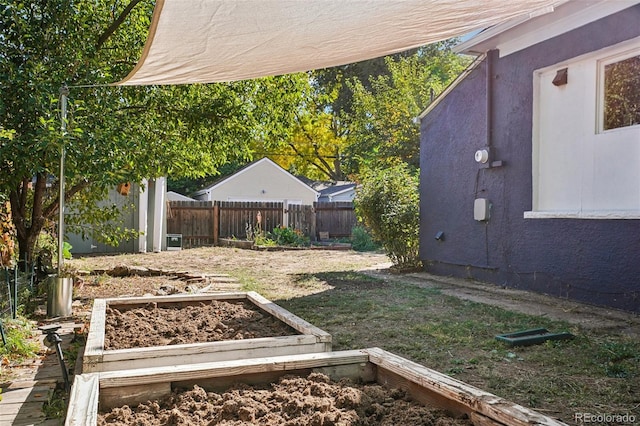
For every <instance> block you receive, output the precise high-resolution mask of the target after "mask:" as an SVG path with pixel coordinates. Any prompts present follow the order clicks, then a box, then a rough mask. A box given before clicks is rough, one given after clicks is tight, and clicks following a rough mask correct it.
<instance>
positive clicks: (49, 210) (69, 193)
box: [42, 180, 89, 218]
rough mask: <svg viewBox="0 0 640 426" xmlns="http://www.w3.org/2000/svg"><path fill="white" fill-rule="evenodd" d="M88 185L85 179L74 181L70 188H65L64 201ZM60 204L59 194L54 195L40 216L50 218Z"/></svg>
mask: <svg viewBox="0 0 640 426" xmlns="http://www.w3.org/2000/svg"><path fill="white" fill-rule="evenodd" d="M88 186H89V181H87V180H82V181H80V182H78V183H76V184H75V185H73V186H72V187H71V188H69V189H67V190H66V191H65V193H64V200H65V202H67V201H69V200H70V199H71V197H73V196H74V195H75V194H77V193H78V192H80V191H82V190H83V189H84V188H86V187H88ZM59 205H60V196H58V197H56V198H55V199H54V200H53V201H52V202H51V204H49V205H48V206H47V207H45V208H44V209H43V211H42V216H43V217H45V218H50V217H51V216H53V215H54V214H55V213H56V211H57V210H58V206H59Z"/></svg>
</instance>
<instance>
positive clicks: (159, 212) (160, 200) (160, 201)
mask: <svg viewBox="0 0 640 426" xmlns="http://www.w3.org/2000/svg"><path fill="white" fill-rule="evenodd" d="M166 194H167V186H166V179H165V178H164V177H159V178H156V179H155V185H154V194H153V251H154V252H156V253H158V252H160V251H161V250H162V237H163V232H162V231H163V229H164V208H165V198H166Z"/></svg>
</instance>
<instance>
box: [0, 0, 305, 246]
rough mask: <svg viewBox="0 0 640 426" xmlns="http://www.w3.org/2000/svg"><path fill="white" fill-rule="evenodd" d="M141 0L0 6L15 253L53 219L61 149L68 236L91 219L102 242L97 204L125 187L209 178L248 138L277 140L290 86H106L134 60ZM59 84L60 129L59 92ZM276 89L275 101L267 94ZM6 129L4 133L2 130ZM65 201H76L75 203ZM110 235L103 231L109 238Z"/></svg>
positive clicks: (2, 143)
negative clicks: (65, 93) (65, 89)
mask: <svg viewBox="0 0 640 426" xmlns="http://www.w3.org/2000/svg"><path fill="white" fill-rule="evenodd" d="M153 3H154V2H153V1H151V0H130V1H128V2H127V1H125V2H113V1H108V0H91V1H89V0H36V1H32V2H21V1H9V2H5V3H4V4H3V5H0V22H1V25H2V31H1V32H0V93H1V95H0V96H1V97H0V128H2V129H7V130H5V131H3V132H2V134H0V175H2V177H3V178H2V181H1V182H0V193H3V194H7V195H8V198H9V200H10V203H11V212H12V219H13V222H14V224H15V228H16V237H17V240H18V246H19V251H20V256H21V257H22V258H27V259H29V258H30V257H31V254H32V253H33V247H34V244H35V242H36V240H37V238H38V235H39V233H40V231H41V230H42V229H43V228H45V227H48V226H50V225H51V223H52V222H54V221H55V220H56V217H57V211H58V207H59V199H58V184H59V181H58V164H59V161H60V152H61V148H62V146H63V144H64V147H65V150H66V164H65V180H66V185H65V187H66V192H65V200H67V202H68V203H69V212H75V214H70V215H69V218H68V221H69V231H74V230H78V229H74V226H76V225H80V224H81V223H86V221H87V220H94V221H95V222H99V223H102V224H103V225H104V226H101V227H97V228H94V229H95V230H96V231H97V233H98V235H95V234H94V236H96V237H102V240H107V242H111V243H116V242H117V241H116V240H117V239H118V238H120V237H122V235H120V237H118V234H117V229H115V228H112V229H109V226H108V224H109V223H110V221H111V220H113V219H115V216H117V214H118V212H117V209H114V208H113V206H112V205H106V206H103V207H102V209H101V210H100V211H99V210H97V209H98V207H97V206H98V203H97V200H99V199H101V198H103V197H104V195H105V194H106V190H107V189H108V188H112V187H115V186H116V185H118V184H120V183H123V182H141V181H142V180H143V179H145V178H155V177H158V176H170V177H175V178H180V177H184V176H189V177H202V176H205V175H208V174H209V175H211V174H215V173H216V172H217V168H218V167H219V166H220V165H222V164H225V163H226V162H228V161H237V160H238V159H241V160H246V159H248V158H250V156H251V148H250V142H251V141H252V140H254V139H262V140H265V141H268V140H269V139H272V138H273V139H278V138H282V137H284V136H286V134H287V132H286V130H287V129H288V128H289V127H290V124H289V123H288V122H287V120H290V119H291V116H292V115H291V114H292V110H294V109H295V108H292V107H290V103H291V102H294V103H296V105H297V99H298V95H297V94H296V90H297V85H296V84H297V83H296V81H295V80H294V79H292V78H290V77H288V76H283V77H277V78H276V77H272V78H265V79H260V80H254V81H245V82H237V83H230V84H209V85H204V84H199V85H189V86H145V87H114V86H109V85H108V84H110V83H113V82H115V81H118V80H119V79H121V78H123V77H124V76H125V75H126V74H127V73H128V72H129V71H130V70H131V69H132V68H133V66H134V65H135V64H136V62H137V60H138V57H139V55H140V52H141V50H142V47H143V44H144V41H145V39H146V36H147V31H148V28H149V23H150V18H151V14H152V11H153ZM64 83H67V84H69V88H70V94H69V113H68V121H67V123H66V127H67V134H66V135H65V137H64V138H63V137H62V136H61V117H60V104H59V96H58V92H59V88H60V87H61V86H62V85H63V84H64ZM274 88H280V91H279V92H278V96H274V95H273V89H274ZM9 129H10V130H11V133H10V134H9V133H7V132H8V130H9ZM74 202H75V203H76V204H75V205H74ZM110 233H111V234H110Z"/></svg>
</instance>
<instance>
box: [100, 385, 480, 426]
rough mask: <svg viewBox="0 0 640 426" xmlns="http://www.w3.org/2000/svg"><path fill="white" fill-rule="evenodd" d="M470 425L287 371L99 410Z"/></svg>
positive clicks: (171, 419) (222, 419) (125, 421)
mask: <svg viewBox="0 0 640 426" xmlns="http://www.w3.org/2000/svg"><path fill="white" fill-rule="evenodd" d="M131 424H136V425H140V426H146V425H194V426H196V425H213V424H216V425H243V424H253V425H273V426H285V425H288V426H294V425H295V426H328V425H345V426H346V425H352V426H360V425H362V426H364V425H387V426H396V425H415V426H420V425H435V426H448V425H453V426H456V425H460V426H462V425H471V424H472V423H471V422H469V421H468V420H466V419H454V418H451V417H449V416H447V415H446V414H445V413H443V412H442V411H440V410H437V409H433V408H429V407H425V406H424V405H419V404H417V403H415V402H412V401H410V400H408V399H407V397H406V394H405V393H404V392H403V391H401V390H397V389H391V390H389V389H385V388H383V387H382V386H380V385H377V384H366V385H357V384H354V383H351V382H349V381H347V380H341V381H340V382H332V381H331V380H330V379H329V377H328V376H326V375H324V374H320V373H311V374H310V375H309V376H308V377H306V378H305V377H296V376H285V377H283V378H281V379H280V381H279V382H278V383H273V384H271V385H270V386H268V387H257V386H255V387H249V386H248V385H244V384H238V385H236V386H234V387H232V388H230V389H228V390H227V391H225V392H224V393H221V394H218V393H214V392H207V391H205V390H204V389H203V388H201V387H199V386H197V385H196V386H194V387H193V389H192V390H182V391H176V392H174V393H173V394H171V395H169V396H168V397H167V398H165V399H164V400H160V401H149V402H146V403H143V404H139V405H138V406H137V407H129V406H123V407H119V408H114V409H113V410H111V411H110V412H108V413H101V414H100V415H99V418H98V425H131Z"/></svg>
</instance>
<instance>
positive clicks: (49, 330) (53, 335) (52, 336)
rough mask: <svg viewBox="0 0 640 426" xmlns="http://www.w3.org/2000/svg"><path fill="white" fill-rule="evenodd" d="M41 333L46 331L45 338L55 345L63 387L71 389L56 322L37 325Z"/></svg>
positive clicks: (67, 389)
mask: <svg viewBox="0 0 640 426" xmlns="http://www.w3.org/2000/svg"><path fill="white" fill-rule="evenodd" d="M39 328H40V330H42V332H43V333H46V335H47V337H46V338H45V340H46V341H47V342H49V343H51V344H53V345H55V346H56V354H57V355H58V362H59V363H60V368H61V369H62V378H63V379H64V389H65V390H66V391H67V393H68V392H69V391H71V383H70V382H69V372H68V371H67V367H66V366H65V364H64V356H63V354H62V347H61V346H60V343H62V339H61V338H60V335H59V334H58V333H57V331H58V329H59V328H60V326H59V325H57V324H52V325H45V326H42V327H39Z"/></svg>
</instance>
